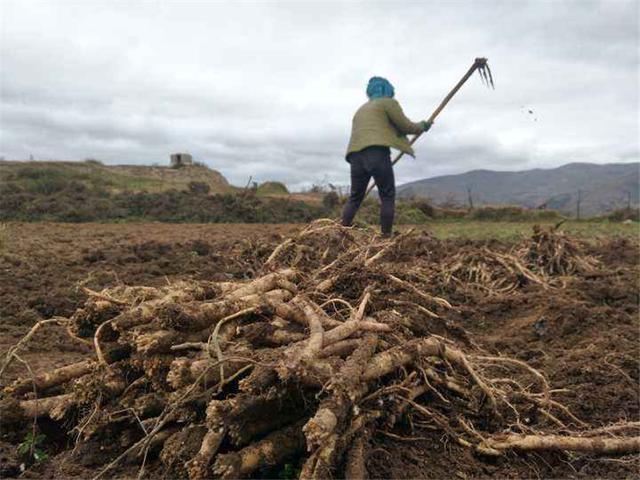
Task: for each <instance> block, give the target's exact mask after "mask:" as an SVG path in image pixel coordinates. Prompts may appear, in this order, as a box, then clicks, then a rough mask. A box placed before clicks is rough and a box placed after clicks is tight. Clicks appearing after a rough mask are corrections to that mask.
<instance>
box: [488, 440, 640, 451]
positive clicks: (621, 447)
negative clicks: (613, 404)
mask: <svg viewBox="0 0 640 480" xmlns="http://www.w3.org/2000/svg"><path fill="white" fill-rule="evenodd" d="M505 450H518V451H521V452H535V451H543V450H549V451H553V450H556V451H562V450H563V451H567V452H580V453H589V454H592V455H627V454H631V453H640V437H630V438H613V437H602V436H600V437H582V436H573V437H569V436H562V435H505V436H504V437H500V436H498V437H494V438H489V439H486V440H485V441H484V442H482V443H481V444H480V445H478V451H480V452H482V453H487V454H500V453H501V452H503V451H505Z"/></svg>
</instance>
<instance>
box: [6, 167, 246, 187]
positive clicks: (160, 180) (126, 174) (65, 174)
mask: <svg viewBox="0 0 640 480" xmlns="http://www.w3.org/2000/svg"><path fill="white" fill-rule="evenodd" d="M69 182H75V183H77V184H82V185H84V186H85V187H88V188H94V189H95V188H99V189H101V190H105V191H108V192H110V193H120V192H140V191H146V192H163V191H166V190H187V189H188V188H189V183H190V182H201V183H206V184H207V185H208V186H209V192H210V193H229V192H232V191H234V190H235V189H234V187H232V186H231V185H229V182H228V181H227V179H226V178H225V177H224V176H223V175H222V174H221V173H220V172H218V171H216V170H212V169H210V168H208V167H206V166H202V165H189V166H184V167H181V168H169V167H157V166H145V165H103V164H102V163H100V162H97V161H94V160H88V161H84V162H39V161H34V162H20V161H4V160H3V161H0V191H2V190H3V189H15V188H23V189H26V190H29V191H35V192H36V193H53V191H55V190H56V189H58V188H60V189H61V188H62V187H63V186H64V185H65V184H68V183H69ZM47 190H50V191H47Z"/></svg>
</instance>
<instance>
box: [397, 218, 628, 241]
mask: <svg viewBox="0 0 640 480" xmlns="http://www.w3.org/2000/svg"><path fill="white" fill-rule="evenodd" d="M555 224H556V222H533V221H528V222H498V221H491V222H487V221H478V220H458V221H445V220H436V221H432V222H429V223H428V224H426V225H420V226H419V227H418V228H421V227H424V229H425V230H426V231H428V232H430V233H432V234H434V235H435V236H436V237H438V238H441V239H451V238H468V239H473V240H490V239H496V240H501V241H506V242H517V241H519V240H521V239H523V238H528V237H530V236H531V233H532V231H533V226H534V225H543V226H545V227H549V226H553V225H555ZM404 228H406V226H403V227H402V229H404ZM560 229H561V230H562V231H565V232H567V233H569V234H571V235H573V236H576V237H579V238H585V239H591V238H599V237H611V236H625V237H635V238H638V236H639V235H640V228H639V226H638V224H623V223H614V222H601V221H569V222H566V223H564V224H563V225H562V226H561V227H560Z"/></svg>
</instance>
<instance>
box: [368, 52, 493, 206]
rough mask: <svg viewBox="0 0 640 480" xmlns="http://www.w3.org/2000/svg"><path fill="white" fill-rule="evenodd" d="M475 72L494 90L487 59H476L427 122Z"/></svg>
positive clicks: (411, 142) (415, 138)
mask: <svg viewBox="0 0 640 480" xmlns="http://www.w3.org/2000/svg"><path fill="white" fill-rule="evenodd" d="M476 70H477V71H478V73H479V74H480V79H481V80H482V83H484V84H485V85H486V86H487V87H491V88H493V89H495V86H494V85H493V76H492V75H491V69H490V68H489V65H488V64H487V59H486V58H476V59H475V61H474V62H473V65H471V67H470V68H469V70H467V73H465V74H464V76H463V77H462V78H461V79H460V81H459V82H458V83H457V85H456V86H455V87H453V90H451V91H450V92H449V94H448V95H447V96H446V97H444V100H442V102H440V105H438V108H436V110H435V111H434V112H433V113H432V114H431V116H430V117H429V120H428V122H433V121H434V120H435V119H436V117H437V116H438V115H439V114H440V112H441V111H442V110H443V109H444V107H446V106H447V103H449V100H451V99H452V98H453V96H454V95H455V94H456V93H458V90H460V87H462V85H464V83H465V82H466V81H467V80H469V77H471V75H473V72H475V71H476ZM423 133H424V132H421V133H418V134H417V135H415V136H414V137H413V138H412V139H411V140H409V145H413V144H414V143H415V142H416V140H418V139H419V138H420V135H422V134H423ZM403 155H404V152H400V153H398V155H396V158H394V159H393V165H395V164H396V163H398V161H399V160H400V159H401V158H402V156H403ZM373 187H374V184H373V183H372V184H371V185H369V188H367V193H366V195H365V197H366V196H367V195H369V193H371V190H373Z"/></svg>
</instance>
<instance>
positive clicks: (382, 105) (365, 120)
mask: <svg viewBox="0 0 640 480" xmlns="http://www.w3.org/2000/svg"><path fill="white" fill-rule="evenodd" d="M422 131H423V128H422V125H421V124H420V123H414V122H412V121H411V120H409V119H408V118H407V117H406V116H405V115H404V112H403V111H402V107H400V104H399V103H398V101H397V100H395V99H393V98H376V99H374V100H369V101H368V102H367V103H365V104H364V105H362V106H361V107H360V108H359V109H358V111H357V112H356V114H355V115H354V116H353V123H352V127H351V140H350V141H349V147H348V148H347V155H349V154H350V153H351V152H359V151H360V150H362V149H363V148H366V147H371V146H373V145H380V146H387V147H392V148H395V149H397V150H401V151H403V152H404V153H407V154H409V155H411V156H412V157H413V156H415V155H414V152H413V148H411V145H410V144H409V140H408V139H407V137H406V135H408V134H409V133H421V132H422Z"/></svg>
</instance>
